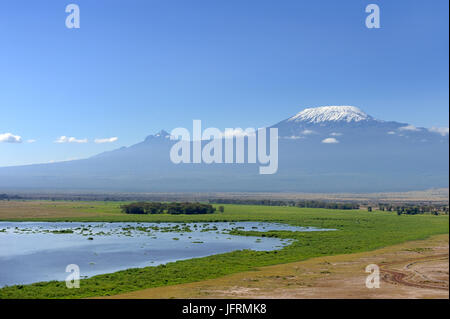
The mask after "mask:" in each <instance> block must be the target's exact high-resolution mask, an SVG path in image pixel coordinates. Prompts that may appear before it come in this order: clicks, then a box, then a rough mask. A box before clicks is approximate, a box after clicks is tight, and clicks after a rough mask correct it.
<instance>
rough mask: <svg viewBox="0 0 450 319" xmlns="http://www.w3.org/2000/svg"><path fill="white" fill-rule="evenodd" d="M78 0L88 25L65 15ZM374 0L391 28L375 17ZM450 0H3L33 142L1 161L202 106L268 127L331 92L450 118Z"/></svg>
mask: <svg viewBox="0 0 450 319" xmlns="http://www.w3.org/2000/svg"><path fill="white" fill-rule="evenodd" d="M69 3H75V4H78V5H79V7H80V11H81V28H80V29H67V28H66V27H65V19H66V16H67V13H65V6H66V5H67V4H69ZM369 3H376V4H378V5H379V6H380V9H381V28H380V29H367V28H366V27H365V23H364V21H365V18H366V16H367V13H365V7H366V6H367V5H368V4H369ZM448 10H449V8H448V1H447V0H439V1H437V0H436V1H432V2H430V1H425V0H422V1H417V0H408V1H406V0H404V1H400V0H396V1H375V0H367V1H364V0H349V1H335V0H334V1H333V0H327V1H326V0H318V1H312V0H311V1H300V0H292V1H291V0H283V1H275V0H270V1H266V0H258V1H256V0H245V1H242V0H227V1H225V0H216V1H212V0H192V1H182V0H158V1H155V0H150V1H144V0H142V1H137V0H132V1H124V0H123V1H115V0H107V1H106V0H102V1H101V0H96V1H92V0H70V1H69V0H68V1H62V0H54V1H51V0H41V1H31V0H29V1H21V0H14V1H12V0H10V1H2V3H1V5H0V135H1V134H4V133H12V134H14V135H17V136H21V137H22V140H23V143H5V142H3V143H0V166H6V165H17V164H26V163H38V162H49V161H59V160H67V159H72V158H83V157H87V156H90V155H94V154H96V153H99V152H102V151H105V150H110V149H114V148H118V147H120V146H123V145H126V146H128V145H131V144H134V143H136V142H139V141H141V140H142V139H143V138H144V137H145V136H147V135H149V134H153V133H155V132H157V131H159V130H160V129H166V130H170V129H172V128H175V127H180V126H181V127H187V128H190V127H192V120H193V119H201V120H202V121H203V124H204V126H214V127H218V128H225V127H244V128H245V127H262V126H265V125H270V124H274V123H276V122H279V121H281V120H283V119H285V118H287V117H289V116H291V115H293V114H295V113H297V112H299V111H300V110H301V109H303V108H305V107H313V106H320V105H355V106H358V107H360V108H361V109H363V110H364V111H366V112H367V113H368V114H370V115H372V116H374V117H376V118H380V119H384V120H396V121H401V122H407V123H411V124H413V125H415V126H424V127H431V126H439V127H448V116H449V109H448V103H449V94H448V84H449V83H448V68H449V65H448V54H449V52H448V45H449V44H448ZM60 136H68V137H75V138H77V139H80V140H82V139H88V141H89V142H88V143H54V141H55V140H56V139H57V138H59V137H60ZM109 137H118V140H117V141H115V142H113V143H103V144H96V143H93V141H94V139H95V138H109ZM30 139H32V140H36V141H35V142H34V143H27V142H26V141H27V140H30Z"/></svg>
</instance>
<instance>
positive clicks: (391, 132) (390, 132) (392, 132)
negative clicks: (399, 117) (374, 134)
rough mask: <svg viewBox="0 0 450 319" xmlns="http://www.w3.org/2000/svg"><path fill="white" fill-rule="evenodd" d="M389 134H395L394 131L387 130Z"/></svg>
mask: <svg viewBox="0 0 450 319" xmlns="http://www.w3.org/2000/svg"><path fill="white" fill-rule="evenodd" d="M387 133H388V134H389V135H394V134H395V132H394V131H389V132H387Z"/></svg>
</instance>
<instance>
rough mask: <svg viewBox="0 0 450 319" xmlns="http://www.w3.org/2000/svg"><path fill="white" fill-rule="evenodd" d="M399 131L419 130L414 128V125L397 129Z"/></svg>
mask: <svg viewBox="0 0 450 319" xmlns="http://www.w3.org/2000/svg"><path fill="white" fill-rule="evenodd" d="M398 130H399V131H412V132H417V131H420V129H419V128H417V127H415V126H414V125H406V126H402V127H399V128H398Z"/></svg>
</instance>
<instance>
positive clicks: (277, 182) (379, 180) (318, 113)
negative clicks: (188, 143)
mask: <svg viewBox="0 0 450 319" xmlns="http://www.w3.org/2000/svg"><path fill="white" fill-rule="evenodd" d="M272 127H276V128H278V133H279V163H278V172H277V173H276V174H274V175H259V174H258V164H210V165H208V164H173V163H172V162H171V161H170V158H169V152H170V149H171V147H172V145H173V143H175V142H174V141H172V140H171V139H170V136H169V133H167V132H165V131H160V132H158V133H156V134H154V135H150V136H148V137H147V138H145V140H144V141H142V142H140V143H137V144H135V145H131V146H129V147H121V148H118V149H116V150H113V151H110V152H104V153H101V154H98V155H96V156H93V157H91V158H88V159H84V160H76V161H69V162H62V163H53V164H40V165H29V166H19V167H5V168H0V189H47V190H101V191H160V192H170V191H173V192H175V191H176V192H192V191H198V192H205V191H206V192H211V191H216V192H221V191H236V192H237V191H246V192H252V191H268V192H279V191H291V192H379V191H406V190H417V189H427V188H433V187H448V176H449V169H448V164H449V149H448V146H449V139H448V130H447V131H446V130H438V129H436V128H432V129H426V128H420V127H415V126H413V125H410V124H407V123H399V122H394V121H383V120H378V119H375V118H373V117H372V116H370V115H368V114H366V113H364V112H363V111H362V110H361V109H359V108H357V107H354V106H321V107H316V108H306V109H303V110H302V111H301V112H299V113H297V114H296V115H294V116H292V117H289V118H287V119H286V120H284V121H281V122H279V123H277V124H275V125H273V126H272Z"/></svg>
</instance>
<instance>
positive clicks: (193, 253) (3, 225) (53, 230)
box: [0, 222, 323, 287]
mask: <svg viewBox="0 0 450 319" xmlns="http://www.w3.org/2000/svg"><path fill="white" fill-rule="evenodd" d="M233 228H238V229H239V230H246V231H249V230H253V231H270V230H288V231H319V230H323V229H317V228H312V227H295V226H290V225H285V224H277V223H262V222H236V223H228V222H221V223H186V224H180V223H75V222H61V223H53V222H0V287H2V286H5V285H14V284H29V283H33V282H39V281H50V280H65V279H66V277H67V276H68V275H69V273H66V266H67V265H69V264H76V265H78V266H79V268H80V275H81V278H85V277H91V276H94V275H98V274H104V273H111V272H115V271H118V270H123V269H128V268H138V267H146V266H156V265H159V264H164V263H167V262H171V261H176V260H182V259H190V258H196V257H204V256H209V255H214V254H220V253H226V252H230V251H235V250H242V249H251V250H267V251H269V250H275V249H280V248H281V247H283V246H285V245H288V244H289V243H290V241H289V240H282V239H279V238H267V237H253V236H234V235H230V234H228V232H229V231H230V230H232V229H233Z"/></svg>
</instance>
